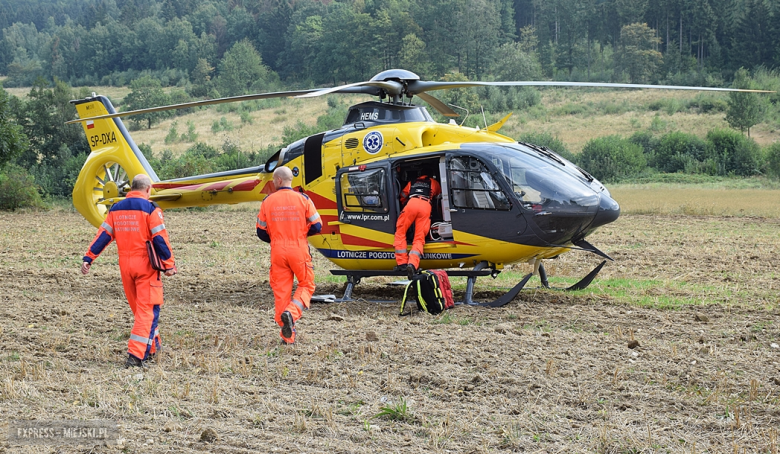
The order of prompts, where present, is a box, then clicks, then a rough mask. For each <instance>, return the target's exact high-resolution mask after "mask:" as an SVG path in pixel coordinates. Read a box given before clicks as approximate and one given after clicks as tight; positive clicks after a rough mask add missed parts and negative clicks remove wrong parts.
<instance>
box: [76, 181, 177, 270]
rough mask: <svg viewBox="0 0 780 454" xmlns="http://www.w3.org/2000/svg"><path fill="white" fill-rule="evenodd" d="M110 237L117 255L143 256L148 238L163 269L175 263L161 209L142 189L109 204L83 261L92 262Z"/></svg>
mask: <svg viewBox="0 0 780 454" xmlns="http://www.w3.org/2000/svg"><path fill="white" fill-rule="evenodd" d="M112 240H116V247H117V252H118V253H119V256H120V257H147V258H148V252H147V250H146V242H147V241H151V242H152V245H153V246H154V249H155V251H156V252H157V255H158V257H160V260H161V261H162V263H163V267H165V269H166V270H170V269H173V268H174V267H175V262H174V259H173V249H172V248H171V242H170V240H169V239H168V231H167V230H166V229H165V222H164V220H163V214H162V210H161V209H160V207H159V206H157V204H156V203H153V202H150V201H149V200H148V199H147V198H146V194H145V193H143V192H140V191H131V192H130V193H128V194H127V198H125V199H124V200H121V201H119V202H117V203H116V204H114V206H113V207H111V210H110V211H109V212H108V215H107V216H106V220H105V221H103V224H102V225H101V226H100V228H99V229H98V232H97V235H95V239H94V240H92V244H90V245H89V250H88V251H87V254H86V255H85V256H84V261H85V262H89V263H92V261H93V260H94V259H96V258H97V257H98V256H99V255H100V253H101V252H103V250H104V249H105V248H106V246H108V245H109V244H110V243H111V241H112ZM150 266H151V263H150Z"/></svg>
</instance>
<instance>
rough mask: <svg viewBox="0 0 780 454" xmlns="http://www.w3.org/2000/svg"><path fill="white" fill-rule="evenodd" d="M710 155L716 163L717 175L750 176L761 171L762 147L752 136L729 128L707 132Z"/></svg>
mask: <svg viewBox="0 0 780 454" xmlns="http://www.w3.org/2000/svg"><path fill="white" fill-rule="evenodd" d="M707 142H708V144H707V145H708V148H709V155H710V157H711V159H712V160H713V161H714V164H715V169H714V170H715V173H714V174H715V175H739V176H750V175H758V174H760V173H761V166H762V164H763V162H762V161H763V159H762V156H761V148H760V147H759V146H758V144H757V143H756V142H755V141H754V140H753V139H751V138H749V137H745V136H744V135H742V134H741V133H739V132H737V131H732V130H729V129H715V130H712V131H710V132H708V133H707Z"/></svg>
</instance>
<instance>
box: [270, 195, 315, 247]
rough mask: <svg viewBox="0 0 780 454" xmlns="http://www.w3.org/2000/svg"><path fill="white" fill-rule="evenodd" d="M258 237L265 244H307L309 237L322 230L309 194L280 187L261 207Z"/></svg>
mask: <svg viewBox="0 0 780 454" xmlns="http://www.w3.org/2000/svg"><path fill="white" fill-rule="evenodd" d="M256 227H257V237H258V238H260V239H261V240H263V241H265V242H266V243H272V244H273V242H277V241H278V242H284V243H288V244H296V243H301V244H306V237H307V236H312V235H316V234H317V233H320V231H321V230H322V221H321V219H320V215H319V213H317V208H316V207H315V206H314V203H312V201H311V199H310V198H309V196H307V195H306V194H303V193H300V192H297V191H294V190H293V189H292V188H290V187H281V188H279V190H277V191H276V192H274V193H273V194H271V195H269V196H268V197H266V198H265V200H263V204H262V205H260V213H259V214H258V215H257V225H256Z"/></svg>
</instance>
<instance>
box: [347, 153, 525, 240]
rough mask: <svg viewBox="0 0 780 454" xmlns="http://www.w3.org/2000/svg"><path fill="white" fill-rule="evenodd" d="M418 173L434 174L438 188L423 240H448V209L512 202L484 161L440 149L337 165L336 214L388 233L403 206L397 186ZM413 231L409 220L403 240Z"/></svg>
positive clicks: (501, 206) (504, 207)
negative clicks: (361, 163)
mask: <svg viewBox="0 0 780 454" xmlns="http://www.w3.org/2000/svg"><path fill="white" fill-rule="evenodd" d="M421 175H426V176H429V177H432V178H434V179H436V180H437V181H438V182H439V184H440V185H441V188H442V194H441V195H439V196H437V197H435V198H433V199H432V200H431V204H432V210H431V230H430V232H429V233H428V235H426V243H431V242H441V241H444V242H446V241H454V238H453V214H456V213H466V212H474V211H479V212H481V214H482V215H484V214H486V213H484V212H485V211H508V210H510V209H511V208H512V204H511V202H510V199H509V198H508V197H507V195H506V194H505V193H504V191H503V190H502V188H501V186H500V185H499V184H498V182H497V181H496V180H495V179H494V177H493V174H492V172H491V171H490V170H489V168H488V166H487V165H486V164H485V163H484V162H482V161H481V160H480V159H479V158H477V157H476V156H471V155H468V154H462V153H454V152H445V153H444V154H442V153H438V154H435V155H427V156H421V157H414V158H408V159H394V160H387V161H384V162H381V163H374V164H369V165H364V166H354V167H349V168H343V169H341V170H340V171H339V172H338V175H337V185H336V186H337V194H338V199H339V200H338V210H339V218H340V220H341V221H342V222H346V223H349V224H355V225H360V226H363V227H367V228H371V229H374V230H379V231H384V232H387V233H394V231H395V222H396V220H397V219H398V215H399V214H400V212H401V210H402V208H403V207H402V205H401V201H400V194H401V191H402V190H403V189H404V187H406V185H407V184H408V183H410V182H411V181H414V180H415V179H416V178H417V177H419V176H421ZM456 217H457V215H456ZM413 236H414V226H413V227H412V228H411V229H409V231H408V232H407V240H408V242H409V243H411V241H412V238H413Z"/></svg>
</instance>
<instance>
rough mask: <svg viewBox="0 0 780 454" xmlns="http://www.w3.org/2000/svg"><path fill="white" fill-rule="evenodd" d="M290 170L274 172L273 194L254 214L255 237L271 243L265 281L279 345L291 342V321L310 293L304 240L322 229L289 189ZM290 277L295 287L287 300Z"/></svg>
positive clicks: (309, 206) (307, 204)
mask: <svg viewBox="0 0 780 454" xmlns="http://www.w3.org/2000/svg"><path fill="white" fill-rule="evenodd" d="M292 179H293V175H292V171H291V170H290V169H289V168H287V167H279V168H277V169H276V170H274V187H276V191H275V192H274V193H273V194H270V195H269V196H268V197H266V198H265V200H263V203H262V204H261V205H260V214H258V215H257V236H258V238H260V239H261V240H263V241H265V242H266V243H271V270H270V273H269V274H270V276H269V280H270V281H271V289H272V290H273V292H274V306H275V308H276V312H275V314H274V321H276V323H277V324H278V325H279V326H281V327H282V331H281V333H280V335H281V336H282V343H283V344H293V343H295V322H296V321H297V320H298V319H300V318H301V315H303V310H304V309H308V308H309V304H310V303H311V296H312V295H313V294H314V266H313V265H312V263H311V254H309V243H308V241H307V240H306V237H308V236H311V235H316V234H317V233H319V232H320V231H321V230H322V221H321V220H320V215H319V213H317V209H316V208H315V207H314V203H312V201H311V199H309V197H308V196H307V195H306V194H302V193H300V192H297V191H294V190H293V189H292V187H291V186H292ZM293 276H294V277H296V278H297V279H298V288H297V289H295V293H294V294H293V295H292V298H290V294H291V293H292V288H293Z"/></svg>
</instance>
